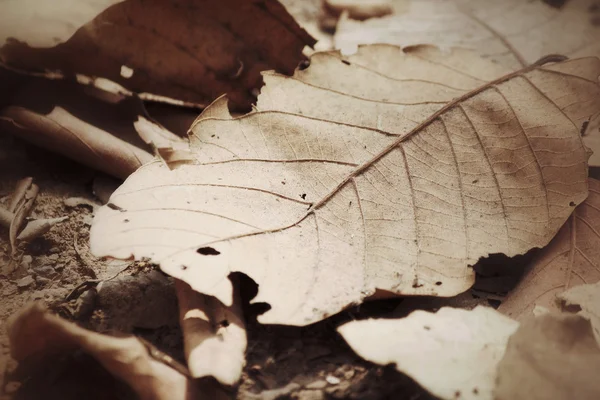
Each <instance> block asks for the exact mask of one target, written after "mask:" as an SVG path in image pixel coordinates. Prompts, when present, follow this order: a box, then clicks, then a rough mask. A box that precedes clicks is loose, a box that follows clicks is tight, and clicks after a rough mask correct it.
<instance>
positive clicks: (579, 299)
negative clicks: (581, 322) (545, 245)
mask: <svg viewBox="0 0 600 400" xmlns="http://www.w3.org/2000/svg"><path fill="white" fill-rule="evenodd" d="M558 298H559V299H561V300H563V301H564V302H565V303H566V304H567V305H568V306H569V305H577V306H579V307H580V308H581V311H579V313H578V314H579V315H581V316H583V317H584V318H587V319H589V320H590V322H591V324H592V328H593V329H594V335H595V336H596V341H597V342H598V344H599V345H600V279H599V281H598V282H596V283H595V284H587V285H581V286H576V287H573V288H570V289H569V290H567V291H565V292H563V293H561V294H559V295H558Z"/></svg>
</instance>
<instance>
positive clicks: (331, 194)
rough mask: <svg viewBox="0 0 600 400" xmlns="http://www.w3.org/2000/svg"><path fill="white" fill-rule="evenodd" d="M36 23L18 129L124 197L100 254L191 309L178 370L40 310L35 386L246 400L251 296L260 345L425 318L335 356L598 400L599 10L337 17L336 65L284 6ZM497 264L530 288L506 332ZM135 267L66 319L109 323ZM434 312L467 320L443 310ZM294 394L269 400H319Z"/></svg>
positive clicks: (24, 64)
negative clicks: (102, 307) (65, 365)
mask: <svg viewBox="0 0 600 400" xmlns="http://www.w3.org/2000/svg"><path fill="white" fill-rule="evenodd" d="M285 3H292V2H291V1H289V0H288V1H286V2H285ZM550 3H552V4H550ZM554 3H556V4H554ZM22 4H25V5H24V6H22V7H23V8H21V7H20V6H19V5H18V4H17V2H16V1H12V0H10V1H8V2H7V3H6V9H5V10H8V11H9V12H7V13H6V14H5V15H7V16H8V17H2V18H0V25H1V24H2V20H4V19H6V21H9V20H10V21H12V22H11V23H10V24H8V23H7V24H6V26H5V27H4V28H2V29H0V39H2V40H5V39H6V42H5V43H4V45H3V46H2V47H1V48H0V59H1V60H2V63H3V65H2V66H0V67H1V68H0V82H3V83H6V91H5V93H4V95H3V97H2V98H1V99H0V100H1V101H0V128H1V129H3V130H4V131H6V132H10V133H12V134H14V135H16V136H19V137H23V138H25V139H26V140H28V141H31V142H33V143H35V144H37V145H40V146H42V147H45V148H48V149H50V150H52V151H55V152H58V153H61V154H63V155H65V156H67V157H69V158H72V159H74V160H76V161H78V162H81V163H83V164H87V165H89V166H91V167H93V168H95V169H97V170H101V171H104V172H106V173H108V174H110V175H113V176H116V177H118V178H122V179H125V181H124V182H123V184H122V185H121V186H120V187H119V188H118V189H117V190H116V191H114V193H112V195H111V196H110V199H109V200H108V201H107V202H106V204H105V205H104V206H102V207H99V208H97V207H96V206H95V205H93V208H94V220H93V223H92V226H91V230H90V240H89V243H90V250H91V252H92V253H93V255H94V256H96V257H102V258H117V259H123V260H129V261H131V260H134V261H136V262H140V263H142V264H143V265H153V264H155V265H158V266H159V267H160V269H161V270H162V272H164V273H166V274H167V275H168V276H169V278H168V279H167V278H165V275H164V274H159V273H158V271H152V273H154V274H156V275H157V279H158V280H160V281H161V282H163V283H165V285H166V286H167V287H169V288H170V289H168V290H172V291H173V293H175V294H176V297H177V301H178V305H177V306H178V308H179V319H178V324H179V325H178V326H179V327H180V328H181V333H182V339H181V340H182V344H181V347H182V349H181V357H180V358H181V362H179V361H176V360H175V359H174V358H173V357H171V356H170V355H167V354H165V353H163V352H162V351H161V350H159V349H158V348H157V347H156V346H155V345H153V344H152V343H150V342H149V341H147V340H144V339H142V338H141V337H136V335H132V334H131V332H132V331H133V328H132V327H131V328H127V329H122V330H123V331H125V334H108V333H107V332H94V331H92V330H89V329H85V328H84V326H85V327H89V325H86V323H83V322H82V321H79V322H82V326H78V325H77V324H76V323H75V322H71V321H67V320H66V319H64V318H60V317H59V316H57V315H55V313H57V312H58V313H60V314H61V315H67V316H71V317H72V316H73V315H74V314H73V313H71V314H69V313H66V314H65V313H64V312H63V311H64V310H63V309H61V308H60V307H58V306H56V305H52V306H51V307H46V306H43V305H41V304H39V303H34V304H32V305H29V306H27V307H26V308H25V309H23V310H22V311H21V312H20V313H18V314H17V315H15V316H14V317H13V318H12V319H11V321H10V323H9V324H8V334H9V337H10V340H11V355H12V357H13V358H14V359H15V360H17V361H18V362H19V363H20V368H22V369H24V370H26V371H27V370H28V369H30V370H35V369H36V368H38V367H39V365H42V364H45V363H51V362H52V360H53V359H55V358H53V357H56V355H57V354H59V355H60V354H66V353H71V352H73V351H77V350H79V351H83V352H84V353H87V354H89V355H90V356H91V357H92V358H94V359H95V360H97V361H98V362H99V363H100V364H101V365H102V366H103V367H104V368H105V369H106V370H107V371H109V372H110V373H111V374H112V375H114V376H115V377H117V378H119V379H120V380H122V381H123V382H125V383H126V384H127V385H128V386H129V387H130V388H131V389H132V390H133V391H135V393H136V394H137V396H139V397H140V398H142V399H175V400H183V399H196V398H230V397H231V395H232V388H233V389H235V387H236V384H237V383H238V382H239V380H240V377H242V376H244V375H245V374H246V375H247V374H249V372H248V368H247V366H246V365H245V362H246V361H245V354H246V351H247V348H248V347H249V345H248V343H249V339H248V338H249V336H250V335H249V333H251V331H250V330H249V329H251V328H248V327H249V326H252V325H251V324H248V321H247V317H248V315H245V313H246V312H247V310H248V309H249V307H250V305H248V304H245V303H246V302H247V301H248V299H246V297H247V296H246V297H244V296H242V293H245V292H247V291H248V287H247V282H246V280H248V279H247V278H249V280H251V281H253V282H254V283H255V284H256V286H257V289H256V290H255V292H256V294H255V295H254V297H253V298H252V299H251V300H249V301H250V303H251V304H252V305H253V306H257V305H262V306H264V309H265V310H266V311H264V312H263V313H262V314H260V315H258V317H257V319H258V321H259V322H260V323H263V324H279V325H291V326H306V325H309V324H313V323H316V322H319V321H321V320H324V319H327V318H329V317H331V316H333V315H335V314H338V313H340V312H341V311H343V310H345V309H348V308H351V307H353V306H357V305H361V304H363V303H365V302H366V301H369V300H374V299H379V298H398V297H402V296H411V299H410V301H406V302H405V303H402V304H403V306H405V309H402V307H398V308H397V309H396V310H395V312H392V313H391V314H390V315H388V318H377V319H365V320H355V321H351V322H346V323H342V324H341V325H340V326H338V327H337V332H338V333H339V334H340V335H341V336H342V337H343V339H344V340H345V341H346V342H347V343H348V345H349V346H350V347H351V348H352V349H353V350H354V351H355V352H356V353H357V354H358V355H359V356H360V357H362V358H364V359H365V360H368V361H370V362H372V363H376V364H381V365H387V364H394V365H395V368H396V369H397V370H398V371H399V372H401V373H402V374H404V375H406V376H408V377H410V378H412V379H413V380H414V381H416V382H417V383H418V384H419V385H420V386H421V387H422V388H423V389H425V390H426V391H427V392H429V393H430V394H431V395H433V396H436V397H437V398H441V399H458V398H460V399H490V400H492V399H496V400H509V399H563V398H576V399H589V400H592V399H598V398H600V385H599V382H598V379H597V371H599V370H600V308H599V307H600V250H599V249H600V247H599V244H600V243H599V241H600V182H599V181H597V180H595V179H593V178H591V177H590V176H589V175H590V163H589V159H590V155H591V150H598V153H600V146H597V145H596V144H597V143H600V139H598V138H599V137H600V130H598V126H599V125H600V124H599V122H600V58H599V57H600V40H599V39H600V22H599V21H600V20H599V19H598V18H600V14H599V12H600V11H598V10H600V3H597V1H596V0H568V1H562V2H560V1H559V2H549V1H541V0H534V1H529V0H511V1H507V2H493V1H491V0H484V1H474V0H473V1H470V0H422V1H416V0H375V1H371V2H367V4H363V3H360V4H359V3H357V2H355V1H342V0H339V1H338V0H336V1H333V0H326V1H323V4H322V9H321V10H320V11H319V12H320V13H321V14H319V15H321V17H323V15H326V16H327V18H329V19H328V21H329V22H327V23H331V21H336V20H337V29H336V32H335V34H334V36H333V39H334V43H335V46H336V48H337V50H334V49H331V50H328V51H317V52H314V53H312V55H311V56H310V59H306V60H305V59H304V56H303V55H302V51H303V49H304V47H305V46H306V45H308V46H310V45H313V44H314V43H315V41H314V40H313V39H312V38H311V37H310V36H309V35H308V34H307V33H306V32H305V31H304V29H302V28H301V27H300V26H299V25H298V24H297V23H296V22H295V21H294V19H293V18H292V17H291V16H290V14H288V13H287V11H286V9H285V8H284V6H282V5H281V4H280V3H278V2H277V1H275V0H251V1H238V0H227V1H215V0H197V1H193V0H177V1H174V2H167V1H160V0H146V1H141V0H124V1H97V2H93V1H89V2H88V1H86V2H80V3H74V2H70V1H67V0H62V1H60V2H59V4H58V6H57V7H56V8H55V9H53V10H46V11H44V10H43V9H40V14H36V13H31V12H26V11H25V10H26V8H27V5H28V4H29V2H25V3H22ZM290 9H291V10H294V9H295V10H298V9H302V7H301V6H298V5H297V4H296V5H295V6H293V5H291V4H290ZM44 13H45V14H44ZM40 15H46V16H48V18H41V19H40ZM315 15H317V13H315ZM321 17H319V18H321ZM11 18H12V19H11ZM303 18H306V15H305V16H304V17H302V18H300V20H304V19H303ZM311 18H312V19H310V18H306V20H307V21H310V23H311V24H312V25H311V30H314V29H317V28H316V26H317V22H316V21H315V18H316V17H311ZM15 20H16V21H22V22H23V23H25V22H27V21H29V23H33V22H32V21H36V23H39V24H40V28H41V30H40V32H39V33H38V34H34V33H32V32H29V30H27V29H21V28H22V26H21V25H18V24H16V23H15V22H14V21H15ZM321 24H322V25H325V22H323V21H321ZM321 33H322V34H323V35H324V36H325V37H326V38H325V39H324V40H323V41H320V46H324V45H325V44H324V43H329V42H328V39H327V38H329V39H331V35H327V34H326V33H324V32H321ZM50 37H52V38H50ZM304 51H305V53H304V54H308V53H310V50H306V49H304ZM263 83H264V85H263V86H261V85H262V84H263ZM258 90H260V93H259V94H258ZM257 94H258V97H256V95H257ZM161 103H169V105H168V106H167V105H165V104H161ZM250 105H252V110H251V111H250V112H247V113H245V114H237V113H235V112H234V111H240V110H248V109H249V106H250ZM190 107H191V108H192V111H190ZM197 108H202V111H201V113H200V115H199V116H197V115H196V113H195V111H193V109H197ZM188 128H189V130H188ZM186 130H187V135H186V134H185V131H186ZM590 147H592V149H590ZM592 164H595V162H594V163H592ZM21 186H23V187H21ZM21 186H19V187H17V189H16V190H15V194H14V195H13V197H12V198H13V199H15V200H12V202H13V203H15V204H12V203H11V204H10V205H9V206H8V207H4V206H3V205H2V204H0V223H1V224H2V225H4V226H5V227H6V231H7V235H6V237H7V238H8V239H9V240H10V245H11V249H13V250H12V253H11V262H12V263H15V262H17V261H18V260H20V259H19V257H21V256H22V253H23V252H24V251H26V250H25V244H26V242H27V241H26V240H24V241H23V244H21V243H20V242H19V240H18V239H19V237H20V236H19V234H20V235H23V234H24V233H23V232H25V229H27V227H28V226H29V225H32V224H35V223H36V222H37V221H35V220H31V221H28V220H27V218H26V217H27V215H29V211H30V209H31V207H33V201H34V200H35V196H36V195H37V191H38V188H37V186H35V185H33V183H32V180H31V179H29V180H26V181H23V183H22V184H21ZM84 204H87V203H85V201H84ZM56 222H58V221H53V223H56ZM49 228H50V226H48V227H46V228H44V229H46V230H47V229H49ZM41 234H43V232H42V231H40V232H38V233H37V235H38V236H39V235H41ZM75 250H76V251H77V245H76V243H75ZM519 255H525V256H524V257H525V258H524V260H525V261H524V264H525V268H524V270H521V269H520V268H519V271H518V274H519V275H521V273H522V276H521V277H520V278H517V277H514V276H508V275H509V271H512V272H511V273H514V270H515V268H512V269H511V268H509V267H510V266H511V265H512V264H513V263H514V265H517V264H516V261H515V259H511V257H515V256H519ZM494 257H503V258H501V259H502V261H501V263H504V264H502V265H500V268H499V269H498V270H499V271H500V273H499V276H498V277H493V276H492V277H491V278H489V279H491V280H493V279H496V278H497V279H499V280H501V279H505V278H506V279H508V280H511V281H512V282H516V281H518V283H517V284H516V286H514V284H513V286H514V287H513V286H511V290H510V292H508V293H506V292H507V291H508V289H506V290H498V291H497V292H494V293H487V294H486V293H484V294H483V296H484V297H485V296H487V295H489V297H488V298H487V299H489V304H494V303H493V302H492V300H494V301H495V300H501V301H502V302H501V304H500V305H499V306H498V305H497V304H495V305H496V308H497V310H495V309H494V308H492V307H487V306H482V305H481V304H482V303H483V302H486V298H484V299H479V297H480V296H482V294H481V293H482V290H481V287H483V286H481V287H480V288H479V290H478V291H475V290H473V291H471V288H472V287H473V285H474V284H476V280H477V278H478V274H482V273H485V272H486V271H485V269H486V259H488V258H490V259H491V258H494ZM11 265H12V264H11ZM503 266H505V267H506V268H502V267H503ZM128 268H130V265H129V266H126V267H125V269H123V270H120V271H119V272H118V273H117V274H116V275H114V276H113V277H110V278H109V279H94V280H89V281H87V282H84V283H82V284H80V285H79V286H77V287H75V289H73V291H72V292H71V293H70V294H69V295H68V296H67V298H66V300H67V301H72V300H73V299H76V298H78V297H79V298H80V299H81V301H83V299H84V298H85V297H86V296H91V294H90V293H92V294H93V292H94V291H95V290H97V291H101V290H104V292H103V293H104V294H102V296H105V297H104V300H102V301H104V302H105V303H106V302H107V300H106V296H107V294H106V293H110V291H107V290H106V288H107V287H110V285H111V284H115V285H116V283H115V282H112V283H111V281H112V280H113V279H114V278H116V277H117V276H119V275H120V274H121V273H123V272H125V271H126V270H127V269H128ZM5 270H6V268H5ZM504 270H506V271H504ZM476 271H477V272H476ZM488 272H489V274H490V275H491V274H492V272H491V271H488ZM2 273H3V274H4V275H7V276H9V275H10V271H8V272H6V271H4V272H2ZM136 274H137V272H133V273H132V274H131V275H130V276H129V277H128V278H127V279H132V280H135V279H141V278H137V277H136ZM490 275H487V276H488V277H489V276H490ZM241 277H244V278H243V279H242V278H241ZM171 278H172V279H171ZM480 278H481V277H480ZM244 282H245V283H244ZM121 283H122V282H121ZM245 285H246V286H245ZM115 287H119V286H115ZM161 287H162V286H161ZM489 287H491V286H489ZM112 290H113V291H114V297H115V299H114V302H115V304H117V303H118V302H121V303H123V302H127V301H128V300H127V295H121V294H119V293H117V292H119V291H120V290H121V289H112ZM161 290H162V289H161ZM123 292H125V289H123ZM483 292H485V290H483ZM169 293H171V292H169ZM173 293H171V294H173ZM425 296H427V297H425ZM455 296H456V297H455ZM460 296H463V297H462V299H463V300H464V299H465V296H466V297H467V298H468V299H467V300H468V301H462V303H461V301H460V300H457V299H459V298H461V297H460ZM431 297H437V298H449V297H450V298H452V299H447V300H440V303H439V304H442V305H443V304H444V302H446V303H445V304H454V305H457V304H462V305H463V308H462V309H461V308H452V307H448V306H442V307H439V309H437V310H435V312H429V311H424V309H425V308H427V307H426V301H427V300H426V299H427V298H431ZM473 297H478V298H477V299H476V300H474V299H473ZM174 298H175V295H173V296H172V299H173V304H174V303H175V300H174ZM124 299H125V300H124ZM81 301H80V303H79V306H78V307H81ZM130 301H131V300H130ZM131 302H133V301H131ZM69 304H71V303H69ZM475 304H479V305H477V306H475ZM487 304H488V303H487V302H486V305H487ZM62 306H63V307H68V306H65V305H64V304H63V305H62ZM90 307H91V308H90V311H89V314H90V315H92V317H90V318H95V319H101V316H100V315H99V314H98V313H97V312H96V313H93V312H92V310H93V309H94V305H91V306H90ZM61 310H63V311H61ZM404 311H408V312H406V313H404V315H406V314H408V316H403V317H402V318H401V317H398V316H399V315H401V314H402V313H403V312H404ZM157 314H159V313H157ZM170 316H173V317H174V316H175V313H171V314H170ZM73 319H75V318H73ZM148 319H152V318H148ZM173 319H174V318H173ZM173 324H175V322H174V323H173ZM125 325H126V324H125ZM101 326H102V327H104V325H101ZM132 326H133V324H132ZM156 326H159V324H157V325H156ZM154 327H155V325H148V326H144V324H143V323H142V324H141V326H140V325H139V324H138V326H137V328H141V329H144V328H145V329H150V328H154ZM247 329H248V330H249V331H247ZM106 330H107V331H108V330H109V329H106ZM42 331H43V332H44V335H39V332H42ZM332 332H333V329H332ZM183 362H185V365H184V364H183ZM276 362H278V361H276ZM282 365H283V364H282ZM253 368H254V367H253ZM257 370H258V367H256V368H255V369H254V370H253V373H255V374H256V373H257ZM207 378H209V379H207ZM213 378H214V379H213ZM336 380H337V382H338V383H339V378H337V377H334V376H331V377H330V376H327V379H326V383H325V384H327V382H329V383H331V382H336ZM287 384H288V385H287V386H285V387H282V388H278V389H271V390H270V391H268V390H266V389H265V390H264V391H263V392H262V393H261V394H258V395H254V394H253V395H252V396H258V397H252V396H250V395H249V396H248V398H260V396H261V395H263V396H267V397H269V396H271V397H272V398H277V396H279V395H285V394H289V393H287V392H286V390H287V391H289V392H293V391H295V390H298V389H300V388H302V386H301V385H298V384H297V383H294V382H287ZM265 387H268V385H265ZM286 388H287V389H286ZM284 389H285V390H284ZM284 392H285V393H284ZM298 396H299V395H298ZM299 398H302V397H299Z"/></svg>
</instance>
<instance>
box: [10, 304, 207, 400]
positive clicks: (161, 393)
mask: <svg viewBox="0 0 600 400" xmlns="http://www.w3.org/2000/svg"><path fill="white" fill-rule="evenodd" d="M42 332H43V334H41V333H42ZM8 334H9V338H10V350H11V355H12V356H13V358H14V359H15V360H17V361H19V362H20V363H25V364H29V365H32V366H39V364H40V361H42V360H44V359H45V357H48V356H51V355H56V354H57V353H58V354H60V353H62V352H69V351H73V350H77V349H81V350H83V351H85V352H86V353H88V354H90V355H91V356H93V357H94V358H95V359H96V360H98V361H99V362H100V363H101V364H102V365H103V366H104V368H106V369H107V370H108V371H109V372H110V373H111V374H113V375H114V376H116V377H117V378H119V379H122V380H123V381H125V382H126V383H127V384H128V385H129V386H131V388H132V389H133V390H135V391H136V393H137V394H138V395H139V396H140V399H142V400H150V399H152V400H162V399H164V400H167V399H168V400H185V399H192V398H198V397H194V396H195V395H194V393H195V387H194V385H193V384H192V382H191V381H190V380H189V379H188V378H187V376H185V375H184V374H182V373H181V372H180V371H178V370H176V369H173V368H172V367H171V366H168V365H166V364H165V363H163V362H161V361H159V360H157V359H156V358H154V357H153V356H151V355H150V352H149V350H148V348H147V347H146V345H145V344H143V343H142V342H140V341H139V340H138V339H137V338H135V337H131V336H130V337H113V336H107V335H102V334H99V333H96V332H92V331H88V330H86V329H83V328H80V327H78V326H77V325H75V324H73V323H71V322H67V321H65V320H63V319H61V318H59V317H57V316H55V315H52V314H50V313H48V312H47V311H46V310H45V309H44V307H42V306H41V305H40V304H38V303H34V304H31V305H29V306H28V307H26V308H24V309H23V310H21V311H20V312H19V314H17V315H16V316H15V317H14V319H13V320H12V322H11V323H10V324H9V327H8ZM196 395H197V393H196Z"/></svg>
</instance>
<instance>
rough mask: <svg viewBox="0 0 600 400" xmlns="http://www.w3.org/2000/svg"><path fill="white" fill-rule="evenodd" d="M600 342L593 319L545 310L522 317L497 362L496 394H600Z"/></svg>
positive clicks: (558, 397) (555, 398) (590, 397)
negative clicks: (538, 313)
mask: <svg viewBox="0 0 600 400" xmlns="http://www.w3.org/2000/svg"><path fill="white" fill-rule="evenodd" d="M598 371H600V347H599V345H598V343H596V340H595V339H594V336H593V334H592V329H591V327H590V323H589V321H587V320H585V319H584V318H582V317H580V316H577V315H564V314H562V315H560V314H545V315H541V316H539V317H536V318H531V319H528V320H526V321H523V323H522V324H521V326H520V327H519V329H517V331H516V332H515V333H514V334H513V335H512V336H511V337H510V339H509V341H508V345H507V347H506V354H505V355H504V358H503V359H502V360H501V361H500V363H499V364H498V383H497V387H496V390H495V391H494V395H495V399H497V400H525V399H527V400H563V399H581V400H594V399H599V398H600V380H598Z"/></svg>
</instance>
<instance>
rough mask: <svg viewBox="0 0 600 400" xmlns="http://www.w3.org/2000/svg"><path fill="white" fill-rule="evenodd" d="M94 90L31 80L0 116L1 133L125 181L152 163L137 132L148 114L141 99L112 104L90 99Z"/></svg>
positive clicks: (151, 157) (63, 83) (55, 82)
mask: <svg viewBox="0 0 600 400" xmlns="http://www.w3.org/2000/svg"><path fill="white" fill-rule="evenodd" d="M89 89H90V88H85V87H82V86H80V85H77V84H73V83H67V82H63V81H47V80H44V79H31V80H30V82H28V83H27V84H26V85H24V86H23V87H21V88H20V90H19V91H18V92H17V93H16V94H14V96H13V97H12V99H11V105H9V106H7V107H5V108H3V109H1V110H0V127H2V128H3V130H5V131H6V132H8V133H11V134H13V135H15V136H18V137H20V138H22V139H25V140H27V141H29V142H31V143H33V144H35V145H38V146H41V147H44V148H46V149H48V150H51V151H54V152H56V153H59V154H62V155H65V156H67V157H69V158H71V159H73V160H75V161H78V162H80V163H82V164H84V165H88V166H90V167H92V168H95V169H97V170H100V171H104V172H106V173H108V174H110V175H112V176H115V177H119V178H121V179H125V178H127V177H128V176H129V175H130V174H131V173H132V172H133V171H135V170H136V169H137V168H138V167H140V166H141V165H143V164H144V163H146V162H149V161H151V160H152V159H153V156H152V155H151V154H150V153H149V152H148V151H146V149H145V148H144V147H145V145H144V142H143V141H142V140H141V139H140V138H139V137H138V136H137V133H136V131H135V129H134V121H135V120H136V119H137V115H138V112H141V111H143V109H142V107H141V106H140V105H139V104H138V100H136V99H127V100H123V101H122V102H118V103H116V104H110V103H108V102H105V101H102V100H99V99H97V98H95V97H94V96H93V95H90V94H89V93H90V90H89ZM96 93H97V91H96V92H92V94H96ZM138 108H139V109H138Z"/></svg>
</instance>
